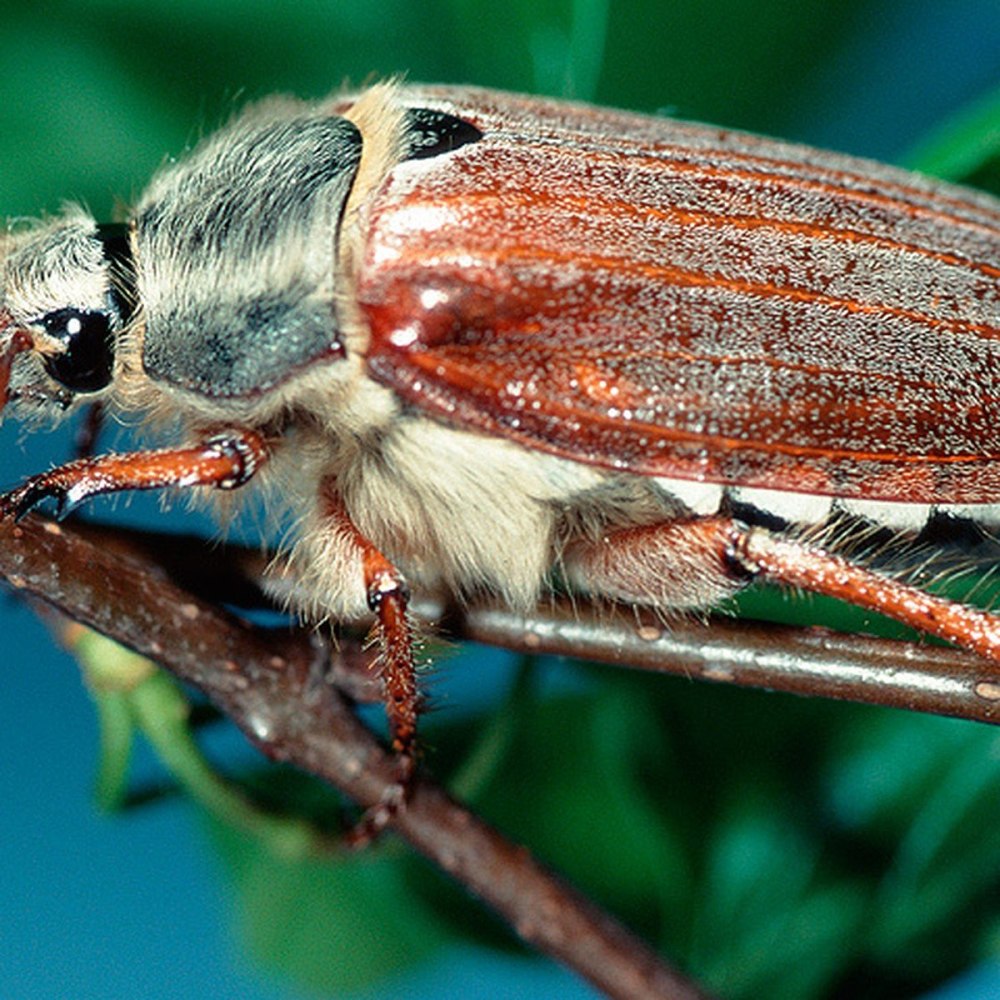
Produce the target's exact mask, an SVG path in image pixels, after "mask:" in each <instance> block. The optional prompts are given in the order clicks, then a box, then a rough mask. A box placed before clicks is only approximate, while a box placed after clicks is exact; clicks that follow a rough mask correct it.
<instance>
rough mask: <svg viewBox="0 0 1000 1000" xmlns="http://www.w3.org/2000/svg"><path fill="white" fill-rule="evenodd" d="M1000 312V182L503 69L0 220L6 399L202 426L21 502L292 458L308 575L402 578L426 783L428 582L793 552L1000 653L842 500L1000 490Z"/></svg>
mask: <svg viewBox="0 0 1000 1000" xmlns="http://www.w3.org/2000/svg"><path fill="white" fill-rule="evenodd" d="M998 344H1000V203H998V202H997V201H996V200H995V199H993V198H991V197H990V196H988V195H985V194H982V193H976V192H973V191H969V190H965V189H961V188H958V187H954V186H950V185H947V184H944V183H941V182H937V181H933V180H930V179H927V178H924V177H920V176H917V175H914V174H910V173H907V172H905V171H902V170H899V169H896V168H892V167H888V166H883V165H879V164H875V163H871V162H868V161H864V160H859V159H855V158H851V157H848V156H843V155H839V154H834V153H827V152H820V151H817V150H814V149H811V148H808V147H804V146H799V145H794V144H791V143H786V142H780V141H776V140H772V139H765V138H759V137H756V136H753V135H748V134H744V133H740V132H734V131H729V130H725V129H720V128H714V127H710V126H705V125H699V124H691V123H686V122H678V121H671V120H669V119H666V118H656V117H646V116H642V115H638V114H631V113H626V112H622V111H613V110H604V109H599V108H595V107H591V106H586V105H582V104H574V103H568V102H561V101H554V100H546V99H542V98H534V97H524V96H517V95H510V94H505V93H499V92H493V91H488V90H479V89H472V88H443V87H441V88H436V87H421V86H400V85H397V84H393V83H389V84H381V85H376V86H373V87H371V88H369V89H368V90H366V91H364V92H362V93H360V94H358V95H353V96H336V97H333V98H330V99H328V100H325V101H321V102H318V103H307V102H302V101H298V100H294V99H290V98H278V99H272V100H269V101H265V102H263V103H261V104H258V105H254V106H251V107H250V108H248V109H247V110H245V111H243V112H242V113H241V114H239V115H238V116H237V117H235V119H234V120H233V121H232V122H231V123H230V124H228V125H227V126H226V127H224V128H223V129H222V130H221V131H219V132H218V133H217V134H215V135H214V136H210V137H208V138H207V139H205V140H204V141H203V142H202V143H201V144H200V145H198V146H197V147H196V148H195V149H194V150H193V151H191V152H190V154H189V155H188V156H187V157H186V158H184V159H182V160H181V161H179V162H177V163H175V164H172V165H169V166H167V167H166V168H164V169H163V170H162V171H161V172H160V173H159V175H158V176H156V177H155V178H154V180H153V181H152V183H151V185H150V187H149V188H148V190H147V191H146V192H145V194H144V195H143V196H142V197H141V198H140V199H139V201H138V204H137V205H136V206H135V208H134V210H133V211H132V213H131V215H130V217H129V219H128V221H127V222H126V223H124V224H118V225H99V224H98V223H97V222H96V221H95V220H94V219H93V218H92V217H91V216H90V215H88V214H87V213H86V212H84V211H83V210H81V209H78V208H70V209H67V210H66V211H65V212H64V213H63V214H62V215H61V216H59V217H57V218H54V219H52V220H49V221H47V222H44V223H42V224H38V225H35V226H33V227H31V228H28V229H27V230H18V231H12V232H10V233H8V234H7V236H6V237H5V238H4V240H3V243H2V244H0V390H2V396H3V401H4V402H6V401H7V400H8V397H9V402H10V403H11V405H12V407H13V408H14V409H15V410H16V411H17V412H19V413H20V414H22V415H26V416H29V417H31V416H48V417H58V416H59V415H61V414H62V413H64V412H67V411H69V410H71V409H73V408H74V407H75V406H77V405H78V404H80V403H83V402H87V401H95V400H99V401H102V403H104V404H105V405H108V406H109V407H111V408H112V409H118V410H121V411H126V412H128V411H134V412H138V413H140V414H142V415H144V416H145V417H146V418H148V419H149V420H150V421H151V422H152V423H153V424H154V425H166V426H169V427H171V428H174V432H175V433H177V434H179V435H181V436H183V437H185V438H186V439H187V440H188V441H189V442H190V443H188V444H185V445H181V446H175V447H168V448H161V449H157V450H148V451H138V452H134V453H127V454H108V455H102V456H97V457H88V458H83V459H79V460H77V461H74V462H70V463H68V464H66V465H64V466H62V467H60V468H57V469H54V470H52V471H49V472H45V473H41V474H39V475H36V476H34V477H32V478H30V479H29V480H28V481H27V482H26V483H24V484H23V485H22V486H20V487H19V488H17V489H15V490H13V491H12V492H10V493H8V494H7V495H6V496H5V497H4V498H3V499H2V502H0V512H2V513H3V515H4V516H15V517H19V516H22V515H23V514H24V513H26V512H27V511H28V510H30V509H31V508H32V507H34V506H35V505H36V504H37V503H39V502H40V501H41V500H43V499H44V498H46V497H54V498H55V499H56V500H57V502H58V504H59V507H60V508H61V510H63V511H64V512H65V511H67V510H70V509H72V508H73V507H75V506H76V505H77V504H79V503H81V502H82V501H83V500H85V499H86V498H87V497H90V496H93V495H95V494H100V493H109V492H114V491H118V490H132V489H159V488H164V487H185V488H187V487H192V486H204V487H213V488H216V489H220V490H231V489H235V488H237V487H243V486H245V485H247V484H250V483H253V484H258V485H260V486H261V487H262V488H263V489H264V491H265V493H266V495H267V496H268V498H269V501H270V503H271V504H272V505H274V506H275V507H277V508H278V509H279V511H280V512H282V513H283V514H284V515H286V516H287V517H288V518H290V519H291V521H292V522H293V540H292V542H291V544H290V559H289V565H290V566H291V569H292V572H293V574H294V576H295V579H296V587H295V593H296V594H297V595H298V596H297V597H296V598H295V603H296V607H297V609H298V610H299V611H300V612H302V613H303V614H304V615H305V616H307V617H309V618H311V619H313V620H318V619H322V618H326V617H331V618H334V619H337V618H348V617H350V618H354V617H357V616H358V615H361V614H363V613H374V615H375V618H376V622H377V630H378V634H379V637H380V640H381V643H382V650H383V655H382V680H383V684H384V689H385V701H386V708H387V713H388V718H389V723H390V730H391V738H392V745H393V748H394V750H395V752H396V754H397V760H398V762H399V774H400V789H405V787H406V784H407V782H408V781H409V780H410V777H411V775H412V772H413V769H414V766H415V765H414V761H415V734H416V726H417V715H418V709H419V702H420V699H419V691H418V685H417V681H416V677H415V671H414V656H413V648H412V647H413V637H412V631H411V625H410V622H409V618H408V615H407V607H408V600H409V585H410V584H411V583H413V584H416V585H419V586H421V587H432V588H442V589H444V590H446V591H447V592H450V593H451V594H452V595H454V596H455V597H457V598H458V599H462V598H468V597H470V596H472V595H475V594H478V593H481V592H486V593H490V594H493V595H495V596H497V597H499V598H500V599H502V600H503V601H505V602H506V603H507V604H508V605H510V606H512V607H514V608H528V607H530V606H531V605H532V604H533V603H534V602H535V601H536V600H537V599H538V597H539V595H540V593H541V592H542V591H543V590H544V589H545V588H548V587H551V586H562V587H566V588H568V589H569V590H571V591H582V592H585V593H587V594H590V595H593V596H595V597H597V598H606V599H610V600H614V601H624V602H627V603H631V604H635V605H648V606H652V607H654V608H656V609H658V610H661V611H662V612H664V613H667V612H673V611H681V612H682V611H685V610H689V609H702V608H707V607H709V606H711V605H713V604H716V603H718V602H719V601H721V600H722V599H724V598H726V597H728V596H730V595H732V594H734V593H735V592H736V591H738V590H739V589H741V588H742V587H744V586H746V585H747V584H748V583H750V582H751V581H753V580H756V579H765V580H770V581H772V582H776V583H779V584H785V585H791V586H798V587H803V588H806V589H809V590H813V591H816V592H818V593H822V594H827V595H831V596H835V597H840V598H843V599H845V600H847V601H850V602H853V603H855V604H859V605H861V606H863V607H866V608H871V609H874V610H877V611H881V612H883V613H886V614H888V615H890V616H893V617H895V618H897V619H899V620H901V621H903V622H905V623H907V624H909V625H912V626H914V627H916V628H918V629H921V630H923V631H925V632H928V633H931V634H934V635H936V636H939V637H942V638H945V639H947V640H950V641H952V642H955V643H958V644H959V645H961V646H964V647H966V648H968V649H971V650H974V651H976V652H978V653H979V654H981V655H983V656H985V657H988V658H990V659H991V660H993V661H994V662H1000V618H998V617H997V616H994V615H992V614H989V613H987V612H983V611H979V610H976V609H973V608H970V607H967V606H964V605H962V604H958V603H954V602H950V601H947V600H945V599H943V598H940V597H936V596H933V595H931V594H928V593H924V592H923V591H921V590H919V589H917V588H915V587H913V586H909V585H906V584H904V583H902V582H900V581H899V580H896V579H893V578H891V577H889V576H883V575H880V574H878V573H876V572H874V571H873V570H872V569H870V568H868V567H867V566H865V565H864V564H863V562H862V561H858V560H852V559H851V558H848V557H847V556H846V555H845V554H843V552H838V540H839V538H840V537H841V536H848V537H849V536H850V534H851V531H850V529H848V530H846V531H845V532H840V533H838V532H836V531H829V530H828V531H826V533H825V534H819V535H818V534H816V533H815V529H814V528H811V527H810V526H814V525H816V524H829V523H840V522H846V523H848V524H850V523H854V524H875V525H879V526H885V527H888V528H890V529H894V530H895V529H898V530H902V531H910V532H912V531H915V530H917V529H919V527H920V526H921V525H923V524H924V523H925V522H926V521H927V520H928V519H929V518H931V517H932V516H935V517H941V516H943V515H944V516H949V517H955V518H972V519H974V520H976V521H979V522H982V523H990V522H991V521H995V520H997V515H998V512H1000V508H998V507H997V506H996V504H997V502H998V500H1000V401H998V398H997V397H998V374H997V373H998V370H1000V347H998ZM400 801H401V796H400ZM398 804H399V802H398V801H397V802H396V803H393V804H389V805H387V807H386V810H384V812H385V813H386V814H388V812H389V811H390V810H391V808H395V807H397V806H398Z"/></svg>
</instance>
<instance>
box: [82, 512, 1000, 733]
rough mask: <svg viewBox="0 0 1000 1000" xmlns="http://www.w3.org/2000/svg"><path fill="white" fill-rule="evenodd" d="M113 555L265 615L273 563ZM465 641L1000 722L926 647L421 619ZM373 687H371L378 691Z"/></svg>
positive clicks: (768, 628) (808, 635) (734, 630)
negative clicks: (140, 561)
mask: <svg viewBox="0 0 1000 1000" xmlns="http://www.w3.org/2000/svg"><path fill="white" fill-rule="evenodd" d="M79 530H85V531H86V533H87V537H89V538H92V539H93V540H94V541H95V542H96V543H98V544H100V545H101V546H103V547H109V546H114V547H116V550H117V551H121V552H132V553H136V554H139V555H141V556H143V557H144V558H152V559H154V560H155V561H156V562H157V563H159V564H161V565H163V566H166V567H168V568H169V570H170V572H171V574H172V575H173V576H174V577H175V579H178V580H180V581H181V582H183V584H184V585H185V587H187V588H188V589H192V590H195V591H196V592H197V593H200V594H202V595H203V596H205V597H206V598H212V599H215V600H220V599H222V600H225V601H227V602H229V603H237V604H240V603H244V604H249V605H253V604H259V603H261V601H262V596H261V592H260V590H259V589H258V588H256V587H254V586H253V585H252V583H250V582H248V581H259V580H260V579H261V577H262V575H263V572H264V568H265V566H266V565H267V564H268V559H267V558H266V557H264V556H263V555H262V554H261V553H259V552H255V551H253V550H249V549H244V548H241V547H239V546H219V547H214V548H213V550H212V551H213V556H212V559H211V561H210V563H211V570H212V574H211V576H206V575H205V563H206V560H205V542H204V540H202V539H199V538H194V537H177V536H174V535H156V534H150V533H137V532H128V531H125V530H123V529H118V528H115V529H109V528H104V527H100V526H97V525H88V526H81V528H80V529H79ZM417 609H418V613H419V612H420V611H421V610H423V611H424V614H425V616H426V617H427V619H428V620H429V621H431V622H436V623H437V627H438V628H439V629H443V630H445V631H446V632H447V634H448V635H450V636H451V637H453V638H455V639H472V640H475V641H477V642H484V643H488V644H490V645H495V646H501V647H503V648H505V649H510V650H513V651H517V652H526V653H548V654H552V655H557V656H570V657H576V658H577V659H583V660H593V661H596V662H600V663H610V664H615V665H617V666H623V667H631V668H635V669H640V670H649V671H653V672H658V673H668V674H679V675H681V676H684V677H696V678H700V679H702V680H709V681H715V682H718V683H726V684H735V685H738V686H741V687H759V688H767V689H768V690H772V691H785V692H789V693H792V694H800V695H808V696H810V697H816V698H835V699H840V700H845V701H855V702H859V703H861V704H868V705H885V706H889V707H893V708H903V709H908V710H910V711H916V712H927V713H931V714H935V715H948V716H954V717H956V718H963V719H970V720H974V721H978V722H991V723H996V722H998V721H1000V668H998V667H997V666H996V665H994V664H992V663H990V662H988V661H986V660H983V659H981V658H979V657H977V656H974V655H972V654H971V653H966V652H964V651H962V650H958V649H952V648H948V647H944V646H938V645H932V644H929V643H925V642H901V641H898V640H889V639H878V638H873V637H869V636H863V635H847V634H844V633H838V632H832V631H830V630H828V629H824V628H819V627H813V628H802V627H796V626H789V625H776V624H773V623H760V622H752V621H744V620H735V619H731V618H713V619H712V620H711V622H710V623H707V624H706V623H703V622H700V621H696V620H693V619H690V618H678V619H676V620H675V621H672V622H671V623H670V624H669V625H664V624H663V622H662V621H660V620H659V619H657V618H656V617H655V615H653V614H652V613H649V612H647V613H641V612H640V613H638V614H636V613H633V612H632V611H630V610H627V609H622V608H615V607H613V606H612V607H603V608H600V609H595V608H594V607H591V606H589V605H587V604H586V603H580V602H579V601H577V602H573V603H570V602H569V601H565V600H563V601H552V602H550V603H548V604H546V605H545V606H544V607H540V608H538V609H537V610H536V611H534V612H532V613H531V614H530V615H527V616H525V615H518V614H514V613H512V612H511V611H509V610H507V609H505V608H503V607H499V606H496V605H490V604H486V603H483V604H478V605H473V606H472V607H470V608H467V609H464V610H452V611H451V612H449V613H448V614H447V615H446V616H445V618H444V625H443V626H442V624H441V615H442V609H441V608H440V607H434V606H433V605H431V606H430V607H427V608H423V609H422V608H421V606H419V605H418V608H417ZM357 666H358V665H355V666H354V668H352V665H351V664H350V663H349V662H348V663H342V664H340V665H339V668H340V674H339V675H338V683H341V682H342V681H343V682H347V680H348V679H349V678H353V679H354V680H353V683H354V684H356V685H357V688H356V690H355V691H353V692H352V696H354V697H356V698H358V700H377V698H378V692H377V689H375V688H373V686H372V685H371V683H370V677H369V675H368V673H367V667H366V663H363V664H361V665H360V669H357ZM366 685H367V686H366Z"/></svg>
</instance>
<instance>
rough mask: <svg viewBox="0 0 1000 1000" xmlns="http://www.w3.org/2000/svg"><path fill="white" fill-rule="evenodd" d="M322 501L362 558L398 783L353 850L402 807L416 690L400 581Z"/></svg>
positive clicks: (409, 774)
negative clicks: (374, 625)
mask: <svg viewBox="0 0 1000 1000" xmlns="http://www.w3.org/2000/svg"><path fill="white" fill-rule="evenodd" d="M324 501H325V508H326V514H327V516H328V518H329V519H330V521H331V528H333V529H334V530H338V531H342V532H343V533H344V534H346V535H347V536H348V537H350V538H351V540H352V542H353V543H354V544H355V545H356V546H357V548H358V551H359V552H360V554H361V563H362V569H363V572H364V581H365V592H366V594H367V597H368V606H369V607H370V608H371V610H372V611H373V612H374V613H375V615H376V618H377V620H378V626H377V627H378V638H379V642H380V644H381V647H382V657H381V660H380V664H379V676H380V679H381V681H382V692H383V697H384V699H385V711H386V716H387V718H388V722H389V735H390V740H391V745H392V749H393V751H394V753H395V755H396V767H397V771H396V774H397V783H396V786H395V788H394V789H393V791H392V793H391V795H390V797H388V798H387V799H385V800H384V801H383V802H380V803H379V804H378V805H376V806H374V807H373V808H371V809H369V810H368V811H367V812H366V813H365V815H364V816H363V817H362V819H361V821H360V822H359V823H358V825H357V826H356V827H355V829H354V830H353V831H351V833H350V834H349V837H348V839H349V841H350V843H351V844H352V845H354V846H362V845H364V844H366V843H368V842H369V841H370V840H372V839H373V838H374V837H375V836H377V835H378V833H379V832H380V831H381V830H382V829H384V828H385V826H386V825H387V824H388V822H389V821H390V820H391V819H392V817H393V815H394V814H395V813H396V811H397V810H398V809H399V808H400V807H401V806H402V805H403V804H404V803H405V801H406V796H407V794H408V792H409V787H410V783H411V781H412V779H413V773H414V770H415V768H416V736H417V716H418V715H419V713H420V690H419V688H418V686H417V673H416V665H415V663H414V658H413V631H412V628H411V625H410V620H409V615H408V613H407V608H408V605H409V600H410V593H409V587H408V586H407V583H406V580H405V579H404V578H403V575H402V574H401V573H400V572H399V570H398V569H397V568H396V567H395V566H394V565H393V564H392V563H391V562H390V561H389V559H387V558H386V556H384V555H383V554H382V553H381V552H380V551H379V550H378V549H377V548H376V547H375V545H373V544H372V543H371V542H370V541H369V540H368V539H367V538H366V537H365V536H364V535H362V534H361V532H360V531H359V530H358V529H357V527H356V526H355V524H354V522H353V521H352V520H351V518H350V515H349V514H348V513H347V511H346V510H345V509H344V506H343V504H342V502H341V500H340V498H339V496H337V495H336V494H335V493H332V492H330V493H328V494H327V495H326V496H325V497H324Z"/></svg>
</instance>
